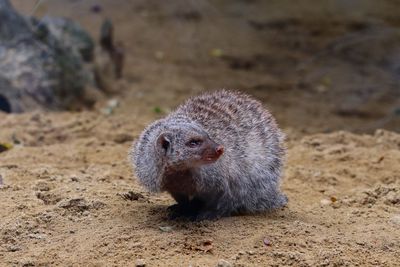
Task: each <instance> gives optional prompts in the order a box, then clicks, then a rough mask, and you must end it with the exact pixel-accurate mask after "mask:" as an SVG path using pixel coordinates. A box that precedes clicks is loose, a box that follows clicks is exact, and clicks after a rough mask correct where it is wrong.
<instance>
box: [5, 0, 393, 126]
mask: <svg viewBox="0 0 400 267" xmlns="http://www.w3.org/2000/svg"><path fill="white" fill-rule="evenodd" d="M10 2H11V3H12V5H14V7H15V9H16V10H17V12H19V13H20V14H22V15H24V16H28V17H35V18H36V21H34V22H32V25H33V26H32V27H31V28H32V29H33V31H34V32H35V31H36V32H38V31H39V32H40V30H43V29H42V28H43V26H44V27H47V29H50V32H52V30H51V28H52V27H53V24H54V22H53V21H50V20H49V19H48V17H60V18H68V19H71V20H72V21H73V22H77V23H78V24H79V25H80V26H81V27H82V29H81V30H83V31H86V32H87V33H88V34H89V35H90V38H91V39H92V42H93V44H92V47H90V49H91V51H92V52H91V53H92V54H93V58H91V59H89V60H86V61H87V62H89V66H90V68H91V70H93V72H92V73H89V74H88V73H84V74H82V72H84V71H85V69H87V68H86V67H83V68H82V70H80V71H79V73H78V74H76V73H75V74H74V75H75V76H74V75H71V77H72V78H71V77H70V78H71V79H72V80H73V81H74V82H73V83H75V81H76V80H77V78H76V77H77V76H76V75H78V76H79V75H80V76H88V77H89V78H88V79H87V80H90V79H92V82H82V83H81V84H78V85H75V84H74V85H73V86H72V85H71V88H69V87H68V85H69V84H71V82H70V80H68V79H65V77H63V78H61V80H62V81H61V82H60V83H61V84H62V87H63V88H62V90H61V93H60V91H57V90H55V91H56V92H55V93H54V92H53V91H52V90H54V89H53V88H52V87H51V85H50V86H49V85H48V84H54V83H56V82H54V81H53V83H49V82H48V81H46V83H45V84H46V88H45V89H44V91H46V93H45V94H46V97H42V99H41V100H40V99H39V98H38V97H37V96H36V97H35V96H32V95H35V94H37V95H40V94H44V93H43V90H38V89H37V88H35V87H34V84H35V83H34V82H32V80H35V79H40V78H38V75H36V77H33V78H32V77H27V76H29V75H27V74H26V73H25V75H23V76H19V77H18V79H19V80H22V82H21V81H19V82H18V84H17V85H14V89H15V90H19V89H20V88H19V87H23V86H25V85H26V87H29V88H28V89H27V90H25V89H24V90H25V91H24V90H23V91H22V92H23V93H21V94H28V96H27V98H34V100H26V99H25V100H24V99H23V98H24V97H23V96H21V94H19V95H18V97H17V98H18V99H19V100H17V101H16V102H18V101H19V103H26V104H24V105H21V104H18V103H16V104H15V103H14V104H13V100H12V99H11V98H13V97H14V95H12V94H11V93H5V91H6V89H4V88H5V87H7V86H3V89H0V100H1V99H3V103H4V102H7V101H8V102H9V103H8V105H9V106H10V107H9V108H7V105H6V104H7V103H6V104H3V110H4V111H7V110H8V111H11V112H13V111H14V112H23V111H26V110H32V109H37V108H43V109H49V110H60V109H61V110H63V109H64V110H65V109H67V110H70V109H72V110H82V109H88V108H89V109H95V110H96V109H97V110H101V109H102V108H103V109H104V107H106V108H108V109H109V110H108V112H110V109H112V112H113V113H119V114H130V113H132V112H133V113H138V114H149V115H150V116H154V117H157V116H161V115H163V114H166V113H168V112H169V111H171V110H172V109H173V108H174V107H176V106H177V105H178V104H179V103H181V102H182V101H183V100H184V99H185V98H187V97H188V96H190V95H195V94H199V93H201V92H203V91H205V90H215V89H218V88H227V89H236V90H240V91H244V92H246V93H249V94H252V95H254V96H255V97H256V98H258V99H260V100H261V101H263V102H264V103H265V105H266V106H267V107H268V108H269V109H270V110H271V111H272V113H273V114H274V115H275V116H276V118H277V120H278V122H279V123H280V124H281V125H282V126H283V127H284V128H292V129H294V130H295V131H296V132H301V133H314V132H332V131H336V130H349V131H353V132H358V133H364V132H365V133H370V132H373V131H374V130H375V129H377V128H385V129H389V130H394V131H399V130H400V87H399V84H400V31H399V27H400V8H399V2H398V1H396V0H382V1H374V0H370V1H369V0H363V1H361V0H351V1H342V0H336V1H318V0H303V1H283V0H280V1H277V0H276V1H274V0H270V1H262V0H234V1H232V0H229V1H228V0H204V1H194V0H191V1H187V0H173V1H172V0H169V1H156V0H154V1H153V0H135V1H132V0H131V1H128V0H118V1H115V0H114V1H111V0H102V1H100V0H96V1H95V0H86V1H82V0H42V1H33V0H32V1H26V0H12V1H10ZM1 19H2V20H3V22H4V21H5V18H4V16H3V17H1ZM3 22H2V23H3ZM107 23H108V26H109V28H110V27H112V29H113V37H110V36H109V39H112V43H113V44H112V45H109V46H111V48H110V47H108V48H107V40H106V39H107V37H104V34H106V33H107ZM3 27H4V23H3ZM108 30H109V29H108ZM109 31H110V30H109ZM53 32H54V31H53ZM36 35H37V34H36ZM63 38H64V37H62V35H61V37H60V38H59V39H60V42H59V43H60V44H61V46H62V45H63V44H66V43H68V42H69V45H70V46H72V47H73V46H74V45H76V44H77V43H78V41H75V40H74V39H72V41H70V40H69V41H68V40H67V41H66V40H64V39H63ZM102 38H103V39H102ZM104 38H105V39H104ZM42 40H43V38H42V39H41V40H40V41H39V42H41V41H42ZM46 40H48V39H46ZM3 41H4V38H3ZM109 41H110V40H109ZM35 42H38V41H35ZM46 42H47V44H48V43H49V42H48V41H46ZM89 43H90V42H89ZM9 47H10V46H9ZM49 47H50V49H52V47H51V45H49ZM98 47H100V50H99V49H98ZM101 49H103V50H104V51H106V53H105V54H106V56H105V59H104V51H103V55H102V51H101ZM107 49H108V50H107ZM14 50H15V49H14ZM14 50H13V51H14ZM0 51H1V50H0ZM99 51H100V52H99ZM110 51H111V52H110ZM3 52H4V51H3ZM42 52H43V51H42ZM32 53H37V52H36V51H35V52H32ZM55 53H57V51H56V52H55ZM107 53H108V55H107ZM3 54H4V53H3ZM50 54H51V53H50ZM67 54H68V53H67ZM0 55H1V52H0ZM14 56H15V57H18V55H14ZM83 57H84V56H83ZM8 59H10V57H8ZM2 61H3V65H5V66H3V67H4V68H6V69H7V71H8V72H10V67H9V66H10V64H5V62H6V61H4V60H2ZM11 61H12V60H11ZM56 61H57V60H56ZM82 61H83V62H84V64H83V65H85V64H86V63H85V60H82ZM24 65H26V64H24ZM78 65H79V64H78ZM74 66H77V65H73V67H70V68H69V69H68V68H67V70H61V71H60V72H63V73H64V74H65V73H67V72H68V71H69V70H72V71H76V70H77V67H74ZM99 66H100V67H99ZM110 66H111V67H110ZM33 68H34V69H35V67H33ZM39 68H40V67H39ZM0 69H1V66H0ZM16 69H20V68H18V66H16ZM50 69H51V68H50ZM110 69H111V71H110ZM115 69H119V71H118V70H117V71H115ZM28 72H29V70H28ZM110 72H111V74H110ZM118 72H119V74H118ZM2 73H3V74H4V73H5V72H4V71H2ZM57 75H58V76H57V77H60V74H57ZM39 76H40V75H39ZM64 76H65V75H64ZM8 77H12V78H13V79H11V81H9V82H10V83H15V80H16V79H15V75H14V76H13V74H9V76H8ZM90 77H91V78H90ZM84 78H85V77H84ZM63 79H64V80H63ZM21 84H22V85H21ZM7 88H8V89H7V90H8V91H10V90H11V89H10V88H11V87H10V86H9V87H7ZM27 92H28V93H27ZM52 94H59V95H58V98H59V100H57V99H55V100H54V99H53V100H51V99H52V97H51V95H52ZM71 94H72V95H73V96H74V97H70V95H71ZM88 95H89V100H85V101H80V100H81V99H83V98H87V96H88ZM56 98H57V97H56ZM38 99H39V100H38ZM60 99H61V100H60ZM65 99H68V101H64V100H65ZM24 101H25V102H24ZM50 102H51V103H50ZM13 105H14V106H15V107H14V108H13V107H12V106H13ZM17 106H18V108H17ZM13 109H14V110H13ZM106 112H107V111H106Z"/></svg>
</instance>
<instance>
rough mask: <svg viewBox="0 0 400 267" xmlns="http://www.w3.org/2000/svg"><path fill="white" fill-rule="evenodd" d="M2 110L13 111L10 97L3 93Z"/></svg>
mask: <svg viewBox="0 0 400 267" xmlns="http://www.w3.org/2000/svg"><path fill="white" fill-rule="evenodd" d="M0 110H1V111H4V112H7V113H11V105H10V102H8V99H7V98H6V97H5V96H3V95H0Z"/></svg>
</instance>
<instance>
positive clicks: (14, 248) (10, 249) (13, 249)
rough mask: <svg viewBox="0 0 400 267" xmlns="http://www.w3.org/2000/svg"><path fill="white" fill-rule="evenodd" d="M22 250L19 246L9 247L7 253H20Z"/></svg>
mask: <svg viewBox="0 0 400 267" xmlns="http://www.w3.org/2000/svg"><path fill="white" fill-rule="evenodd" d="M20 250H21V247H19V246H17V245H9V246H8V247H7V251H10V252H15V251H20Z"/></svg>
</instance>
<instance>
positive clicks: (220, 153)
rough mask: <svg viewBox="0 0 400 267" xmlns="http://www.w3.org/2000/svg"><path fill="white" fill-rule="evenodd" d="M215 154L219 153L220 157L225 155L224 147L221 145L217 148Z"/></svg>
mask: <svg viewBox="0 0 400 267" xmlns="http://www.w3.org/2000/svg"><path fill="white" fill-rule="evenodd" d="M215 153H217V155H218V156H221V155H222V154H223V153H224V147H223V146H221V145H218V146H217V147H216V148H215Z"/></svg>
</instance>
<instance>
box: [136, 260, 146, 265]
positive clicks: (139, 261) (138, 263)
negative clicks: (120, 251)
mask: <svg viewBox="0 0 400 267" xmlns="http://www.w3.org/2000/svg"><path fill="white" fill-rule="evenodd" d="M135 266H136V267H145V266H146V263H145V261H144V259H137V260H136V264H135Z"/></svg>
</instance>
